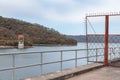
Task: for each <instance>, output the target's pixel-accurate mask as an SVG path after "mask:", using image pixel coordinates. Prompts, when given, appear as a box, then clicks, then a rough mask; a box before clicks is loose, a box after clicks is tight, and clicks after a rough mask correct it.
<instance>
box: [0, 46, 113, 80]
mask: <svg viewBox="0 0 120 80" xmlns="http://www.w3.org/2000/svg"><path fill="white" fill-rule="evenodd" d="M103 49H104V48H96V49H89V50H88V52H93V53H95V55H87V49H75V50H58V51H43V52H25V53H12V54H11V53H8V54H0V57H1V56H11V59H12V65H11V67H8V68H0V72H1V71H9V70H11V71H12V79H9V80H16V79H15V74H17V73H15V70H19V69H22V68H29V67H35V66H40V75H42V74H45V73H44V72H43V71H44V69H43V68H44V65H49V64H53V65H54V64H55V63H59V64H60V65H59V67H60V69H59V70H58V71H62V70H64V69H66V68H65V67H64V63H65V62H69V61H74V64H71V65H74V66H72V67H78V66H80V65H81V63H82V61H79V60H84V62H85V63H84V64H83V65H86V64H89V62H90V60H89V59H90V58H92V59H94V61H93V62H99V59H98V57H100V56H103V54H99V53H102V52H100V50H103ZM110 49H113V48H110ZM111 51H112V50H111ZM53 53H54V55H56V54H58V55H57V56H58V57H57V58H55V59H53V55H52V54H53ZM71 53H72V54H74V55H72V54H71ZM36 54H37V58H39V61H38V63H35V64H34V62H33V64H24V65H23V64H22V65H16V64H17V63H18V62H19V61H18V62H17V58H19V57H18V56H21V55H24V56H21V58H22V57H25V58H27V57H28V56H29V55H32V56H33V55H36ZM46 54H49V55H47V56H48V57H47V58H45V57H46ZM66 54H67V55H66ZM83 54H84V55H83ZM25 55H27V56H25ZM70 55H72V56H71V58H67V57H68V56H70ZM110 55H111V54H110ZM32 56H31V57H30V58H29V59H32ZM29 59H28V60H29ZM34 59H35V57H34V58H33V60H34ZM46 59H47V60H46ZM50 59H51V60H50ZM56 59H57V60H56ZM102 60H103V58H102ZM28 62H30V61H28ZM51 68H52V67H51ZM3 76H5V75H3ZM31 77H32V76H31ZM23 78H25V77H23ZM0 80H1V79H0ZM3 80H4V79H3Z"/></svg>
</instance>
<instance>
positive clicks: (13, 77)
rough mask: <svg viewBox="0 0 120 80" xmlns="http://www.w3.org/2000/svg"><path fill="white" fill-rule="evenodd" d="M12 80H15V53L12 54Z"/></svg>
mask: <svg viewBox="0 0 120 80" xmlns="http://www.w3.org/2000/svg"><path fill="white" fill-rule="evenodd" d="M12 62H13V63H12V80H15V70H14V69H15V55H14V54H13V55H12Z"/></svg>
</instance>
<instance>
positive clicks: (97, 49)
mask: <svg viewBox="0 0 120 80" xmlns="http://www.w3.org/2000/svg"><path fill="white" fill-rule="evenodd" d="M97 51H98V49H97V48H96V62H97V61H98V59H97V58H98V53H97Z"/></svg>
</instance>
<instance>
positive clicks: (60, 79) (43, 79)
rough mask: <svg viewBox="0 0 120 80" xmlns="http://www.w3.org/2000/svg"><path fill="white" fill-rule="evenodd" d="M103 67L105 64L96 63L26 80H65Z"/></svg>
mask: <svg viewBox="0 0 120 80" xmlns="http://www.w3.org/2000/svg"><path fill="white" fill-rule="evenodd" d="M101 67H103V64H99V63H94V64H89V65H84V66H80V67H77V68H71V69H68V70H63V71H58V72H54V73H51V74H46V75H41V76H36V77H32V78H27V79H24V80H65V79H68V78H71V77H74V76H76V75H79V74H83V73H86V72H89V71H91V70H93V69H98V68H101ZM76 80H77V79H76Z"/></svg>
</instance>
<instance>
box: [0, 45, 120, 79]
mask: <svg viewBox="0 0 120 80" xmlns="http://www.w3.org/2000/svg"><path fill="white" fill-rule="evenodd" d="M98 45H100V46H102V47H103V46H104V45H103V43H93V46H98ZM115 45H116V44H115V43H111V44H110V45H109V46H110V47H113V46H115ZM90 46H92V45H90ZM117 46H119V44H118V45H117ZM98 47H99V46H98ZM85 48H86V44H85V43H78V44H77V45H76V46H34V47H31V48H25V49H0V54H12V53H15V54H17V53H26V54H20V55H15V62H14V63H15V66H14V67H20V66H26V65H31V64H39V63H40V62H41V59H40V57H41V55H40V54H27V53H29V52H42V51H56V50H74V49H85ZM95 52H96V51H92V54H94V53H95ZM99 52H100V53H101V52H102V53H103V52H104V51H103V50H99ZM77 53H78V54H77V57H86V56H87V53H86V50H84V51H78V52H77ZM60 56H61V54H60V52H53V53H45V54H43V63H47V62H52V61H60ZM75 56H76V55H75V51H71V52H69V51H68V52H63V60H67V59H73V58H75ZM102 59H103V58H102ZM12 64H13V56H10V55H6V56H0V70H1V69H5V68H11V67H12ZM85 64H87V59H79V60H78V61H77V66H81V65H85ZM60 66H61V65H60V63H53V64H46V65H43V66H42V74H47V73H51V72H56V71H60ZM73 67H75V60H72V61H66V62H63V64H62V69H63V70H64V69H69V68H73ZM40 74H41V66H34V67H27V68H20V69H15V70H14V80H20V79H24V78H29V77H33V76H38V75H40ZM12 75H13V73H12V70H7V71H0V80H12Z"/></svg>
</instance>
